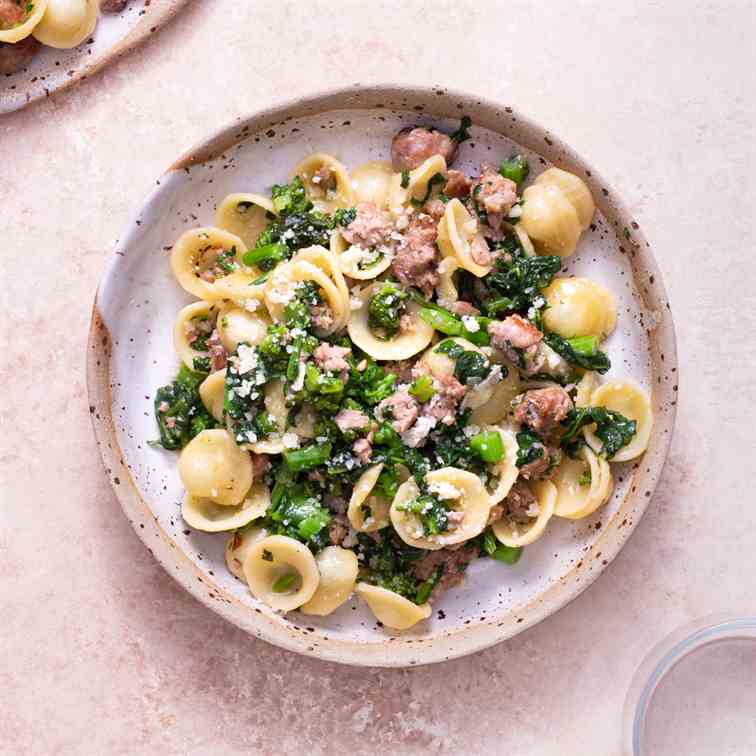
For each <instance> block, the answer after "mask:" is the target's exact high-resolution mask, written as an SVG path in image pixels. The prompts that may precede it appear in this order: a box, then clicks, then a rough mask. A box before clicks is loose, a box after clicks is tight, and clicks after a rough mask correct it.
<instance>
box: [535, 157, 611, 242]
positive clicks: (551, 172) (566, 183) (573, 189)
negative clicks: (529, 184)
mask: <svg viewBox="0 0 756 756" xmlns="http://www.w3.org/2000/svg"><path fill="white" fill-rule="evenodd" d="M535 184H536V185H537V186H556V187H557V188H558V189H560V190H561V191H562V194H564V196H565V197H566V198H567V199H568V200H569V202H570V204H571V205H572V206H573V207H574V208H575V211H576V212H577V216H578V220H579V221H580V227H581V229H582V230H583V231H585V229H586V228H588V226H590V225H591V221H592V220H593V214H594V213H595V212H596V205H595V204H594V202H593V197H592V196H591V192H590V190H589V189H588V187H587V186H586V185H585V182H584V181H583V180H582V179H580V178H578V177H577V176H576V175H575V174H574V173H569V172H568V171H563V170H562V169H561V168H549V169H548V170H546V171H544V172H543V173H542V174H541V175H540V176H539V177H538V178H537V179H536V180H535Z"/></svg>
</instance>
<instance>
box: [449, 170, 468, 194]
mask: <svg viewBox="0 0 756 756" xmlns="http://www.w3.org/2000/svg"><path fill="white" fill-rule="evenodd" d="M471 185H472V184H471V182H470V179H469V178H467V176H465V174H464V173H462V171H455V170H453V169H452V170H451V171H449V172H448V173H447V174H446V186H444V194H445V195H446V196H447V197H458V198H459V199H462V198H464V197H467V195H468V194H470V187H471Z"/></svg>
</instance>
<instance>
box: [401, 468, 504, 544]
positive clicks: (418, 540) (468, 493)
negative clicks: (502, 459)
mask: <svg viewBox="0 0 756 756" xmlns="http://www.w3.org/2000/svg"><path fill="white" fill-rule="evenodd" d="M425 480H426V483H427V484H428V490H429V491H431V492H438V495H439V497H440V498H442V499H444V500H445V503H446V504H447V505H449V506H450V507H451V509H452V510H453V511H454V512H457V513H460V514H461V517H460V519H459V520H458V521H457V522H456V523H455V525H456V526H455V527H454V529H453V530H451V529H450V530H447V531H446V532H444V533H440V534H438V535H426V534H425V533H424V530H423V526H422V523H421V521H420V519H419V518H418V517H417V515H415V514H413V513H412V512H409V511H406V510H405V509H403V506H404V505H406V504H408V503H409V502H411V501H412V500H413V499H416V498H417V497H418V495H419V494H420V489H419V488H418V487H417V484H416V483H415V481H414V480H413V479H412V478H410V479H409V480H408V481H406V482H404V483H402V485H401V486H399V490H398V491H397V492H396V496H395V497H394V501H393V502H392V503H391V510H390V515H391V524H392V525H393V526H394V530H396V532H397V534H398V535H399V537H400V538H401V539H402V540H403V541H404V542H405V543H408V544H409V545H410V546H415V547H416V548H419V549H429V550H431V551H432V550H434V549H441V548H443V547H444V546H453V545H454V544H455V543H462V542H463V541H467V540H469V539H470V538H474V537H475V536H476V535H478V534H479V533H480V532H481V531H482V530H483V528H485V526H486V521H487V520H488V515H489V513H490V511H491V500H490V497H489V495H488V492H487V491H486V489H485V487H484V486H483V483H482V481H481V480H480V478H479V477H478V476H477V475H474V474H473V473H471V472H467V471H466V470H460V469H458V468H456V467H442V468H441V469H439V470H431V471H430V472H429V473H428V474H427V475H426V476H425Z"/></svg>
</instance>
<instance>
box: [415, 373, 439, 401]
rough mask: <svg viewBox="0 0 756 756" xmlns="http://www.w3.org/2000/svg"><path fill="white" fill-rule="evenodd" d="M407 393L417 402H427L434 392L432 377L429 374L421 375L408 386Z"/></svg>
mask: <svg viewBox="0 0 756 756" xmlns="http://www.w3.org/2000/svg"><path fill="white" fill-rule="evenodd" d="M409 393H410V394H412V396H414V397H415V399H417V400H418V401H419V402H427V401H428V400H429V399H430V398H431V397H432V396H433V395H434V394H435V393H436V389H434V388H433V379H432V378H431V377H430V376H429V375H421V376H420V377H419V378H417V379H416V380H415V381H414V382H413V383H412V385H411V386H410V387H409Z"/></svg>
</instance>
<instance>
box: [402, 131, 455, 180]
mask: <svg viewBox="0 0 756 756" xmlns="http://www.w3.org/2000/svg"><path fill="white" fill-rule="evenodd" d="M456 152H457V145H456V144H455V143H454V142H453V141H452V140H451V139H450V138H449V137H448V136H447V135H446V134H443V133H442V132H440V131H431V130H430V129H423V128H419V127H418V128H414V129H402V130H401V131H400V132H399V133H398V134H397V135H396V136H395V137H394V139H393V140H392V142H391V162H392V164H393V167H394V170H395V171H411V170H413V169H414V168H417V167H418V166H419V165H422V164H423V163H424V162H425V161H426V160H427V159H428V158H429V157H433V156H434V155H441V157H442V158H444V160H445V161H446V164H447V165H449V164H450V163H451V162H452V161H453V160H454V156H455V154H456Z"/></svg>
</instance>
